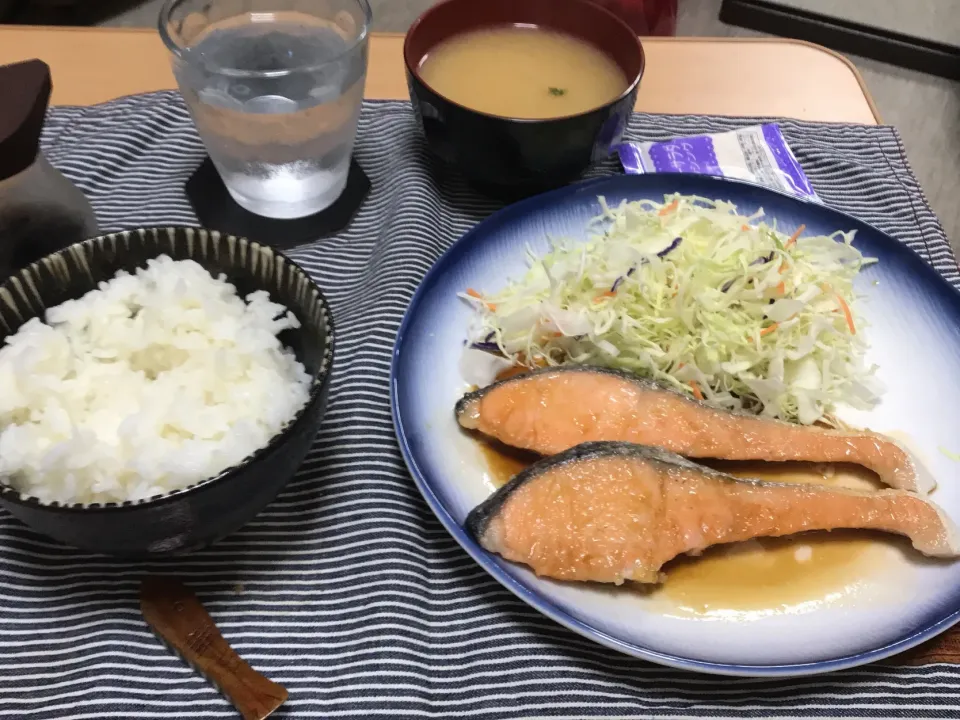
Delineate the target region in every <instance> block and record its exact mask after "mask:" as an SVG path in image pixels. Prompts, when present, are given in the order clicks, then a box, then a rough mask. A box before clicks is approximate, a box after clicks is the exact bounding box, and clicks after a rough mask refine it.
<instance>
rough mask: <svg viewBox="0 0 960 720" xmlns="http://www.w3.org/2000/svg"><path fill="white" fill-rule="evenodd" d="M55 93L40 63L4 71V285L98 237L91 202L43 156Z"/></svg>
mask: <svg viewBox="0 0 960 720" xmlns="http://www.w3.org/2000/svg"><path fill="white" fill-rule="evenodd" d="M52 88H53V84H52V82H51V80H50V68H49V67H48V66H47V64H46V63H44V62H42V61H40V60H27V61H26V62H21V63H16V64H14V65H4V66H2V67H0V281H3V280H5V279H6V278H7V277H9V276H10V275H11V274H13V273H14V272H16V271H17V270H19V269H20V268H22V267H24V266H26V265H29V264H30V263H32V262H34V261H35V260H39V259H40V258H42V257H43V256H44V255H49V254H50V253H52V252H56V251H57V250H62V249H63V248H65V247H66V246H68V245H71V244H73V243H75V242H78V241H80V240H85V239H87V238H89V237H93V236H95V235H96V234H97V219H96V217H95V216H94V214H93V209H92V208H91V207H90V203H89V202H88V200H87V198H86V197H85V196H84V194H83V193H82V192H80V190H79V189H77V187H76V186H75V185H74V184H73V183H71V182H70V181H69V180H68V179H67V178H66V177H64V176H63V174H62V173H61V172H60V171H59V170H57V169H56V168H55V167H53V165H51V164H50V163H49V162H47V159H46V158H45V157H44V156H43V153H42V152H40V131H41V130H42V129H43V120H44V116H45V114H46V111H47V103H48V102H49V101H50V91H51V89H52Z"/></svg>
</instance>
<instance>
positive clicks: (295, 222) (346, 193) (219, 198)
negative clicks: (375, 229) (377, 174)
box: [186, 157, 370, 248]
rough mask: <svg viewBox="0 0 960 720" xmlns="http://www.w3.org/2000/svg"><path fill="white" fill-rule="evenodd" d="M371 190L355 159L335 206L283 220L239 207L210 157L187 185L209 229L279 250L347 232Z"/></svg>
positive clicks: (351, 162) (195, 209)
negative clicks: (342, 231) (345, 229)
mask: <svg viewBox="0 0 960 720" xmlns="http://www.w3.org/2000/svg"><path fill="white" fill-rule="evenodd" d="M369 190H370V180H369V178H367V175H366V173H365V172H363V168H361V167H360V165H358V164H357V161H356V159H355V158H351V159H350V172H349V174H348V175H347V186H346V187H345V188H344V190H343V194H341V195H340V197H339V198H337V200H336V202H334V203H333V205H331V206H330V207H328V208H327V209H326V210H321V211H320V212H318V213H315V214H313V215H307V216H306V217H302V218H294V219H292V220H280V219H277V218H268V217H263V216H262V215H257V214H255V213H252V212H250V211H249V210H246V209H244V208H242V207H240V206H239V205H237V203H236V201H235V200H234V199H233V198H232V197H231V196H230V193H229V192H228V191H227V188H226V186H225V185H224V184H223V180H221V179H220V173H218V172H217V169H216V168H215V167H214V165H213V163H212V162H211V160H210V158H209V157H208V158H206V159H205V160H204V161H203V163H201V165H200V167H198V168H197V170H196V172H194V173H193V175H191V176H190V179H189V180H187V185H186V191H187V199H189V200H190V204H191V205H193V210H194V212H195V213H196V214H197V219H199V220H200V224H201V225H203V226H204V227H205V228H208V229H210V230H219V231H220V232H223V233H229V234H231V235H238V236H240V237H246V238H249V239H251V240H256V241H257V242H259V243H263V244H264V245H272V246H273V247H277V248H291V247H296V246H297V245H303V244H304V243H308V242H312V241H314V240H318V239H320V238H322V237H326V236H328V235H332V234H334V233H336V232H339V231H340V230H343V228H345V227H346V226H347V225H348V224H349V222H350V220H351V219H352V218H353V216H354V214H355V213H356V212H357V210H358V209H359V207H360V204H361V203H362V202H363V199H364V198H365V197H366V196H367V192H368V191H369Z"/></svg>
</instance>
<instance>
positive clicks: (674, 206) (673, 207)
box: [657, 200, 680, 216]
mask: <svg viewBox="0 0 960 720" xmlns="http://www.w3.org/2000/svg"><path fill="white" fill-rule="evenodd" d="M679 204H680V201H679V200H674V201H673V202H672V203H670V204H669V205H664V206H663V207H662V208H660V212H658V213H657V214H658V215H661V216H662V215H669V214H670V213H672V212H673V211H674V210H676V209H677V206H678V205H679Z"/></svg>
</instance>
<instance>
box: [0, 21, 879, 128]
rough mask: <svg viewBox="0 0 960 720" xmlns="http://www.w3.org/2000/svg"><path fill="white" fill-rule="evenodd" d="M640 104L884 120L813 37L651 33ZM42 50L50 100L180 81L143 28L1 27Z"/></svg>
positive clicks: (385, 43)
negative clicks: (806, 40)
mask: <svg viewBox="0 0 960 720" xmlns="http://www.w3.org/2000/svg"><path fill="white" fill-rule="evenodd" d="M402 47H403V36H402V35H399V34H392V33H391V34H386V33H374V34H373V35H372V36H371V40H370V68H369V74H368V77H367V92H366V95H367V97H368V98H377V99H406V98H407V84H406V79H405V77H404V69H403V56H402ZM644 48H645V49H646V53H647V70H646V74H645V75H644V78H643V82H642V83H641V86H640V94H639V97H638V98H637V109H638V110H645V111H649V112H660V113H705V114H716V115H770V116H781V117H792V118H800V119H805V120H821V121H836V122H859V123H869V124H872V123H877V122H879V121H880V118H879V115H878V114H877V111H876V107H875V106H874V104H873V100H872V99H871V98H870V95H869V93H868V92H867V89H866V87H865V86H864V84H863V80H862V79H861V77H860V75H859V73H858V72H857V70H856V68H854V67H853V65H852V64H851V63H850V61H848V60H847V59H846V58H844V57H842V56H841V55H838V54H836V53H834V52H832V51H830V50H827V49H825V48H821V47H819V46H816V45H811V44H808V43H803V42H798V41H794V40H781V39H740V38H724V39H720V38H648V39H645V40H644ZM29 58H40V59H41V60H44V61H45V62H47V63H48V64H49V65H50V67H51V69H52V72H53V88H54V89H53V100H52V102H53V104H55V105H90V104H93V103H98V102H103V101H105V100H110V99H112V98H115V97H119V96H121V95H130V94H133V93H140V92H149V91H151V90H165V89H170V88H174V87H176V84H175V82H174V79H173V74H172V72H171V70H170V61H169V57H168V53H167V50H166V48H165V47H164V45H163V43H162V42H161V41H160V37H159V36H158V34H157V33H156V31H154V30H152V29H148V28H142V29H141V28H67V27H30V26H9V25H8V26H2V27H0V64H6V63H10V62H16V61H18V60H26V59H29Z"/></svg>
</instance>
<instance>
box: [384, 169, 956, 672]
mask: <svg viewBox="0 0 960 720" xmlns="http://www.w3.org/2000/svg"><path fill="white" fill-rule="evenodd" d="M666 175H667V174H660V175H612V176H606V177H601V178H595V179H591V180H586V181H583V182H579V183H575V184H573V185H567V186H565V187H562V188H558V189H556V190H551V191H549V192H546V193H542V194H540V195H535V196H533V197H530V198H526V199H524V200H520V201H518V202H516V203H512V204H510V205H507V206H506V207H503V208H501V209H499V210H497V211H496V212H494V213H492V214H491V215H489V216H487V217H486V218H484V219H483V220H481V221H480V222H478V223H477V224H476V225H474V226H473V227H472V228H471V229H470V230H468V231H467V232H466V233H464V234H463V235H462V236H460V237H459V238H457V240H455V241H454V242H453V243H452V244H451V245H450V247H448V248H447V249H446V250H444V252H443V253H441V255H440V256H439V257H438V258H437V260H436V261H435V262H434V263H433V265H432V266H431V267H430V269H429V270H427V272H426V273H425V274H424V276H423V278H422V279H421V281H420V283H419V284H418V285H417V289H416V290H415V291H414V293H413V296H412V297H411V298H410V302H409V304H408V305H407V309H406V311H405V312H404V315H403V319H402V320H401V321H400V326H399V327H398V329H397V336H396V340H395V341H394V346H393V352H392V353H391V358H390V410H391V416H392V418H393V426H394V433H395V434H396V437H397V443H398V445H399V447H400V452H401V454H402V455H403V459H404V462H405V463H406V465H407V469H408V470H409V471H410V474H411V476H412V477H413V481H414V483H415V484H416V486H417V488H418V489H419V490H420V493H421V495H423V498H424V500H426V502H427V505H428V506H429V507H430V509H431V510H432V511H433V513H434V515H435V516H436V517H437V519H438V520H440V523H441V524H442V525H443V526H444V528H446V530H447V532H449V533H450V535H451V536H452V537H453V539H454V540H456V541H457V543H458V544H459V545H460V547H462V548H463V549H464V550H465V551H466V552H467V554H468V555H469V556H470V557H471V558H473V560H474V561H475V562H476V563H477V564H478V565H480V567H482V568H483V569H484V570H485V571H486V572H487V573H488V574H489V575H490V576H491V577H493V578H494V579H495V580H496V581H497V582H499V583H500V584H501V585H503V586H504V587H505V588H506V589H507V590H509V591H510V592H512V593H513V594H514V595H515V596H517V597H518V598H519V599H520V600H522V601H523V602H525V603H527V604H528V605H529V606H530V607H532V608H534V609H535V610H537V611H538V612H540V613H542V614H544V615H546V616H547V617H548V618H550V619H551V620H553V621H554V622H557V623H559V624H560V625H562V626H563V627H565V628H567V629H568V630H572V631H573V632H575V633H577V634H578V635H580V636H581V637H585V638H587V639H590V640H593V641H594V642H597V643H599V644H600V645H603V646H605V647H608V648H611V649H613V650H617V651H619V652H622V653H625V654H626V655H630V656H632V657H636V658H639V659H642V660H648V661H650V662H653V663H657V664H659V665H663V666H666V667H671V668H674V669H678V670H687V671H692V672H701V673H708V674H713V675H726V676H734V677H757V678H776V677H782V678H788V677H801V676H805V675H818V674H822V673H829V672H835V671H838V670H845V669H849V668H853V667H858V666H860V665H866V664H868V663H872V662H876V661H878V660H883V659H885V658H888V657H891V656H893V655H897V654H899V653H901V652H904V651H906V650H909V649H911V648H914V647H916V646H917V645H920V644H922V643H923V642H925V641H927V640H930V639H931V638H933V637H936V636H937V635H939V634H940V633H942V632H944V631H945V630H947V629H949V628H950V627H952V626H953V625H956V624H957V623H958V622H960V607H957V608H956V609H955V610H954V611H953V612H951V613H950V614H948V615H947V616H945V617H943V618H941V619H940V620H938V621H937V622H935V623H933V624H931V625H928V626H927V627H925V628H923V629H922V630H918V631H916V632H913V633H911V634H909V635H907V636H905V637H903V638H900V639H899V640H895V641H893V642H890V643H887V644H885V645H883V646H881V647H879V648H874V649H873V650H867V651H864V652H860V653H854V654H851V655H844V656H841V657H838V658H833V659H831V660H818V661H815V662H809V663H795V664H779V665H765V664H764V665H741V664H735V663H715V662H709V661H705V660H694V659H691V658H686V657H682V656H679V655H671V654H668V653H661V652H658V651H656V650H651V649H650V648H646V647H643V646H640V645H637V644H634V643H629V642H625V641H623V640H620V639H619V638H616V637H613V636H612V635H610V634H608V633H605V632H602V631H600V630H598V629H596V628H594V627H592V626H591V625H589V624H587V623H585V622H582V621H580V620H578V619H576V618H574V617H572V616H570V615H569V614H567V613H566V612H564V611H563V610H562V609H560V608H558V607H556V606H555V605H554V604H553V603H552V602H549V601H547V600H545V599H544V598H543V597H541V596H540V595H539V594H537V593H536V592H533V591H531V590H529V589H527V588H526V587H524V586H523V585H522V584H521V583H520V582H519V581H517V580H516V579H515V578H514V577H513V576H511V575H510V574H509V573H508V572H506V571H505V570H504V569H503V568H501V567H500V566H499V565H498V564H497V562H496V561H495V560H494V559H493V556H492V555H491V554H490V553H488V552H487V551H485V550H483V549H482V548H481V547H479V546H478V545H477V543H476V542H474V540H473V539H472V538H471V537H470V536H469V535H468V534H467V532H466V531H465V529H464V528H463V527H462V526H461V525H460V523H458V522H457V521H456V520H454V518H453V517H452V516H451V515H450V513H449V512H447V509H446V508H445V507H444V505H443V504H442V503H441V502H440V499H439V498H438V497H437V496H436V494H435V493H434V492H433V489H432V488H431V487H430V484H429V483H428V482H427V479H426V477H425V476H424V473H423V472H422V471H421V469H420V466H419V465H418V463H417V461H416V458H415V457H414V455H413V452H412V450H411V448H410V444H409V442H408V440H407V434H406V431H405V429H404V427H403V420H402V418H401V416H400V406H399V400H398V390H397V385H398V379H397V366H398V364H399V359H400V355H401V350H402V346H403V342H404V338H405V336H406V334H407V330H408V327H409V325H410V323H411V322H412V318H413V316H414V314H415V310H416V308H417V306H418V305H419V304H420V302H421V300H422V297H423V293H424V292H425V288H426V287H427V286H429V285H431V284H432V283H431V282H430V281H432V280H433V278H434V277H435V276H436V275H439V274H440V273H441V272H442V271H443V270H444V266H445V265H446V264H448V263H449V261H450V258H452V257H453V256H454V255H456V254H457V253H459V252H461V251H462V250H463V248H464V247H465V246H466V245H468V244H469V243H470V242H471V241H472V239H473V237H474V236H475V235H477V234H479V233H480V231H481V230H482V228H483V227H484V226H486V225H487V224H488V223H494V222H502V221H503V220H505V219H507V218H509V217H510V216H511V215H515V214H523V213H524V212H525V211H526V209H527V208H528V207H534V206H538V205H540V204H542V203H544V202H545V201H548V200H549V199H550V198H553V197H559V196H563V195H567V194H570V193H579V192H584V193H586V192H590V191H592V190H593V189H594V188H597V187H602V186H604V185H606V184H608V183H611V182H623V181H624V179H625V178H634V179H636V180H638V181H639V180H641V179H648V178H657V179H658V180H659V181H664V180H665V179H666V178H665V176H666ZM669 175H670V176H679V178H687V179H696V180H702V181H715V182H717V183H718V185H721V186H727V185H729V186H733V187H744V188H747V189H749V190H750V191H751V192H760V193H761V194H763V193H766V194H768V195H771V196H778V197H780V198H786V199H787V200H788V201H791V202H795V203H800V204H802V205H805V206H810V207H812V208H816V209H817V210H818V211H821V212H822V211H824V210H826V211H829V212H831V213H833V214H835V215H838V216H840V217H842V218H844V219H845V220H846V221H849V223H851V225H853V226H860V227H864V228H867V229H869V230H871V231H872V232H875V233H877V234H878V235H880V236H882V237H884V238H885V239H886V240H887V241H889V242H890V243H892V244H894V245H895V246H897V247H898V248H900V249H901V250H903V251H906V252H907V253H909V254H911V255H913V256H914V259H915V260H916V261H918V262H919V264H920V265H921V266H922V267H924V268H925V269H926V270H927V271H928V272H929V274H930V276H931V277H933V278H935V280H936V282H938V283H940V284H941V285H942V287H943V288H944V289H946V290H948V291H949V292H950V293H953V294H954V296H955V299H956V300H957V301H958V302H960V290H957V289H956V288H955V287H953V285H951V284H950V283H948V282H947V281H946V279H944V278H943V276H941V275H940V274H939V273H938V272H937V271H936V270H935V269H934V268H933V267H931V266H930V265H929V264H928V263H927V262H926V261H925V260H924V259H923V258H922V257H920V255H919V254H918V253H917V252H916V251H915V250H913V248H910V247H909V246H907V245H905V244H904V243H901V242H900V241H898V240H897V239H896V238H894V237H892V236H891V235H889V234H888V233H885V232H883V231H882V230H879V229H877V228H876V227H875V226H873V225H870V224H869V223H867V222H864V221H863V220H860V219H858V218H855V217H853V216H852V215H849V214H847V213H845V212H843V211H840V210H836V209H834V208H832V207H830V206H828V205H824V204H821V203H819V202H816V201H814V200H811V199H808V198H802V197H797V196H795V195H790V194H787V193H784V192H780V191H779V190H774V189H772V188H769V187H767V186H765V185H760V184H758V183H753V182H749V181H744V180H735V179H730V178H721V177H716V176H710V175H698V174H695V173H669ZM596 194H598V195H600V194H603V193H596ZM451 412H452V409H451Z"/></svg>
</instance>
